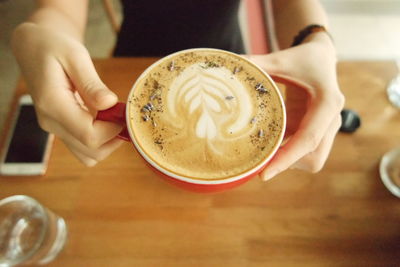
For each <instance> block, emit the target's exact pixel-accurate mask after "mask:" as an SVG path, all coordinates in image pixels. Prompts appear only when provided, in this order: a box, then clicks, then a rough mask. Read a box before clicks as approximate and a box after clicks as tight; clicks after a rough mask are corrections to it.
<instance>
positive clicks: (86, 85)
mask: <svg viewBox="0 0 400 267" xmlns="http://www.w3.org/2000/svg"><path fill="white" fill-rule="evenodd" d="M98 88H99V84H98V83H97V82H95V81H93V80H89V79H88V80H84V81H81V90H83V91H84V92H85V93H86V94H88V95H91V94H92V93H94V92H95V91H96V90H97V89H98Z"/></svg>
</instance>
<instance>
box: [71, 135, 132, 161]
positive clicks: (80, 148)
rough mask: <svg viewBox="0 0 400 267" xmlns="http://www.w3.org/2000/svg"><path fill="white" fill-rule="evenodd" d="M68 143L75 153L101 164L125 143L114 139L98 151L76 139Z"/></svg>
mask: <svg viewBox="0 0 400 267" xmlns="http://www.w3.org/2000/svg"><path fill="white" fill-rule="evenodd" d="M64 140H65V138H64ZM68 143H69V147H70V148H71V149H73V150H74V151H77V152H79V153H80V154H82V155H85V156H87V157H89V158H92V159H94V160H96V161H97V162H99V161H102V160H104V159H106V158H107V157H108V156H109V155H110V154H111V153H112V152H114V151H115V150H116V149H117V148H119V147H120V146H121V145H122V144H123V143H124V141H123V140H121V139H118V138H114V139H112V140H110V141H109V142H107V143H105V144H104V145H102V146H100V147H99V148H97V149H90V148H87V147H85V146H84V145H83V144H82V143H80V142H79V141H78V140H76V139H74V138H71V139H69V140H68Z"/></svg>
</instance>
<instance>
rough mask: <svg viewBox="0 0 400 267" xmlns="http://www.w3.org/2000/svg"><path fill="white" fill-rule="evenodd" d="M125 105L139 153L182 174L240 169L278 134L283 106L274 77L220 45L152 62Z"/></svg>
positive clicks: (217, 175)
mask: <svg viewBox="0 0 400 267" xmlns="http://www.w3.org/2000/svg"><path fill="white" fill-rule="evenodd" d="M128 102H129V103H128V105H127V107H128V113H127V114H128V118H129V119H128V123H129V127H128V128H130V129H131V134H132V135H134V137H135V138H134V140H135V142H136V145H137V147H138V149H139V151H141V152H142V154H145V155H146V157H147V158H149V159H150V160H151V161H152V162H153V163H155V164H156V165H158V166H160V167H161V168H162V169H165V170H167V171H169V172H171V173H174V174H176V175H179V176H183V177H188V178H193V179H200V180H220V179H227V178H230V177H234V176H237V175H240V174H244V173H246V172H248V171H250V170H252V169H254V168H256V167H257V166H259V165H260V164H261V163H263V162H264V161H265V159H266V158H267V157H268V156H269V155H270V154H271V153H272V151H273V150H274V149H275V148H276V146H277V145H279V143H280V141H281V139H282V132H283V130H282V128H283V127H284V107H283V106H282V101H281V97H280V95H279V93H278V92H277V89H276V87H275V86H274V84H273V82H272V81H271V80H270V79H269V78H268V77H267V76H266V75H265V74H264V73H263V72H262V71H261V70H260V69H259V68H258V67H256V66H255V65H254V64H252V63H250V62H249V61H247V60H246V59H244V58H242V57H240V56H238V55H235V54H232V53H229V52H225V51H221V50H215V49H196V50H187V51H183V52H181V53H176V54H173V55H170V56H168V57H166V58H164V59H162V60H160V61H158V62H157V63H155V64H154V65H152V66H151V67H150V68H148V69H147V70H146V71H145V73H143V75H142V76H141V77H140V78H139V79H138V81H137V82H136V84H135V88H134V89H133V94H132V95H131V97H130V99H129V100H128Z"/></svg>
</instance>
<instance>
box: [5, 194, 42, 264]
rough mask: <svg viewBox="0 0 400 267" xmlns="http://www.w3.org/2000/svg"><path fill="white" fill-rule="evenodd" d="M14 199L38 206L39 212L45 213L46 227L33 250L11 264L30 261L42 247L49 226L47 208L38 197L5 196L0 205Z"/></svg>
mask: <svg viewBox="0 0 400 267" xmlns="http://www.w3.org/2000/svg"><path fill="white" fill-rule="evenodd" d="M14 201H28V202H30V203H32V205H34V206H36V207H38V209H39V212H40V213H41V214H42V215H43V220H44V227H42V229H41V231H40V236H39V239H38V242H37V243H36V244H35V245H34V247H33V248H32V249H31V251H30V252H29V253H28V254H27V255H25V257H22V258H20V259H17V260H13V261H12V262H11V266H14V265H16V264H20V263H23V262H25V261H28V260H29V259H31V258H32V257H33V256H34V255H35V254H36V253H37V252H38V250H39V249H40V246H41V244H42V243H43V240H44V238H45V236H46V229H47V228H48V226H49V218H48V215H47V213H46V210H45V208H44V207H43V205H42V204H40V203H39V201H37V200H36V199H34V198H32V197H30V196H26V195H13V196H9V197H6V198H3V199H1V200H0V207H1V206H3V205H6V204H9V203H12V202H14Z"/></svg>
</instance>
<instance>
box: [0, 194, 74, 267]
mask: <svg viewBox="0 0 400 267" xmlns="http://www.w3.org/2000/svg"><path fill="white" fill-rule="evenodd" d="M66 239H67V227H66V224H65V221H64V219H63V218H61V217H59V216H57V215H56V214H54V213H53V212H51V211H50V210H48V209H47V208H45V207H43V206H42V205H41V204H40V203H39V202H37V201H36V200H34V199H33V198H31V197H28V196H22V195H18V196H11V197H7V198H5V199H3V200H0V267H11V266H19V265H26V264H38V265H43V264H46V263H48V262H50V261H52V260H53V259H54V258H55V257H56V256H57V255H58V254H59V253H60V251H61V250H62V249H63V247H64V244H65V242H66Z"/></svg>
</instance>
